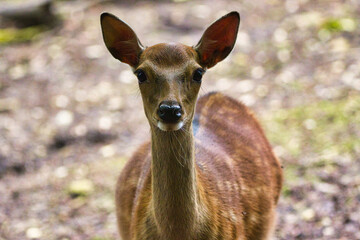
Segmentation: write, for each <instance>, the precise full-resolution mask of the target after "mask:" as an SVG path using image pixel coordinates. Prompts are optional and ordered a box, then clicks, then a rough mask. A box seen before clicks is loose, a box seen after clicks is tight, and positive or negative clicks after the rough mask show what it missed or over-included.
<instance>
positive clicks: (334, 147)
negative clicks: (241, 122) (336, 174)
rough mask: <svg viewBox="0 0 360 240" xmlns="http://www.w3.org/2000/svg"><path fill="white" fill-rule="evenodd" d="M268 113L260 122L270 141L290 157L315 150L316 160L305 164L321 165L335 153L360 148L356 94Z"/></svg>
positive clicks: (359, 105)
mask: <svg viewBox="0 0 360 240" xmlns="http://www.w3.org/2000/svg"><path fill="white" fill-rule="evenodd" d="M270 114H271V115H269V116H268V117H267V118H266V121H264V125H265V129H266V130H267V135H268V136H269V139H270V142H271V143H272V144H273V145H279V146H282V147H283V148H285V150H286V152H287V153H288V154H290V156H291V157H293V158H298V157H299V156H300V155H302V156H303V155H306V154H307V153H315V154H317V156H318V159H319V162H320V163H314V162H310V163H309V164H315V165H319V164H320V165H322V164H324V163H328V162H327V161H328V160H329V159H332V158H334V157H335V156H338V155H342V154H349V155H350V156H355V155H356V154H357V153H358V152H359V150H360V96H349V97H348V98H346V99H342V100H337V101H320V102H316V103H313V104H311V105H306V106H300V107H296V108H293V109H281V110H277V111H275V112H272V113H270ZM321 162H322V163H321Z"/></svg>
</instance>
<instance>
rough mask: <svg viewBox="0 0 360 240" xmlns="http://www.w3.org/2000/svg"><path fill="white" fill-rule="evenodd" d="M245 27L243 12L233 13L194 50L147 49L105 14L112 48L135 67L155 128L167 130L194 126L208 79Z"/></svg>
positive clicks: (179, 47) (180, 47)
mask: <svg viewBox="0 0 360 240" xmlns="http://www.w3.org/2000/svg"><path fill="white" fill-rule="evenodd" d="M239 23H240V16H239V14H238V13H237V12H231V13H229V14H227V15H225V16H223V17H222V18H220V19H219V20H217V21H216V22H214V23H213V24H211V25H210V26H209V27H208V28H207V29H206V31H205V32H204V34H203V36H202V37H201V39H200V41H199V42H198V44H196V45H195V46H193V47H190V46H186V45H183V44H181V43H172V44H167V43H160V44H157V45H154V46H151V47H143V45H142V44H141V42H140V41H139V39H138V37H137V36H136V34H135V32H134V31H133V30H132V29H131V28H130V27H129V26H128V25H127V24H126V23H124V22H123V21H121V20H120V19H118V18H117V17H115V16H114V15H111V14H109V13H103V14H102V15H101V26H102V33H103V38H104V42H105V45H106V47H107V48H108V50H109V51H110V53H111V54H112V56H113V57H114V58H116V59H118V60H120V61H121V62H124V63H127V64H129V65H130V66H131V67H132V69H133V71H134V74H135V75H136V76H137V78H138V82H139V88H140V92H141V96H142V100H143V104H144V109H145V115H146V117H147V119H148V121H149V123H150V126H151V128H152V129H153V128H159V129H161V130H162V131H176V130H179V129H180V128H182V127H183V126H190V125H191V122H192V119H193V115H194V109H195V103H196V99H197V95H198V92H199V89H200V86H201V81H202V77H203V75H204V73H205V71H206V70H207V69H208V68H211V67H213V66H214V65H216V64H217V63H218V62H220V61H222V60H223V59H224V58H226V57H227V56H228V55H229V53H230V52H231V50H232V49H233V47H234V44H235V40H236V36H237V31H238V27H239Z"/></svg>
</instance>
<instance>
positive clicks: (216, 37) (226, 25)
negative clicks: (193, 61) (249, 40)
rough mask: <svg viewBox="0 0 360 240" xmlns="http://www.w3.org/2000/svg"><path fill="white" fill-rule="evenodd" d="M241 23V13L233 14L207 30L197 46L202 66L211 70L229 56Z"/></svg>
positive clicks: (224, 17)
mask: <svg viewBox="0 0 360 240" xmlns="http://www.w3.org/2000/svg"><path fill="white" fill-rule="evenodd" d="M239 23H240V15H239V13H238V12H231V13H229V14H227V15H225V16H223V17H222V18H220V19H219V20H217V21H216V22H214V23H213V24H211V26H210V27H208V28H207V29H206V30H205V32H204V34H203V36H202V37H201V39H200V41H199V43H198V44H197V45H196V46H195V50H196V51H197V52H198V54H199V61H200V65H201V66H203V67H206V68H211V67H213V66H215V64H217V63H218V62H220V61H222V60H223V59H224V58H226V57H227V55H229V53H230V52H231V50H232V49H233V47H234V44H235V41H236V36H237V32H238V29H239Z"/></svg>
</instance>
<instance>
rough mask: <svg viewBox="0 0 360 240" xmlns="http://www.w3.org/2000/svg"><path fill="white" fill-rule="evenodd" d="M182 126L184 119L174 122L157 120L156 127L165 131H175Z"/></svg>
mask: <svg viewBox="0 0 360 240" xmlns="http://www.w3.org/2000/svg"><path fill="white" fill-rule="evenodd" d="M183 126H184V121H179V122H176V123H165V122H163V121H158V122H157V127H158V128H159V129H160V130H162V131H165V132H169V131H177V130H179V129H181V128H182V127H183Z"/></svg>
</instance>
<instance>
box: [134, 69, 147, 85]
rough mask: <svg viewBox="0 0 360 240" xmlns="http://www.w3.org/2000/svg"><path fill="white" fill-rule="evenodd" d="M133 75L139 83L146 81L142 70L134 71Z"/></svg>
mask: <svg viewBox="0 0 360 240" xmlns="http://www.w3.org/2000/svg"><path fill="white" fill-rule="evenodd" d="M135 75H136V77H137V79H138V80H139V83H143V82H145V81H146V80H147V77H146V74H145V72H144V70H141V69H139V70H136V71H135Z"/></svg>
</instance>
